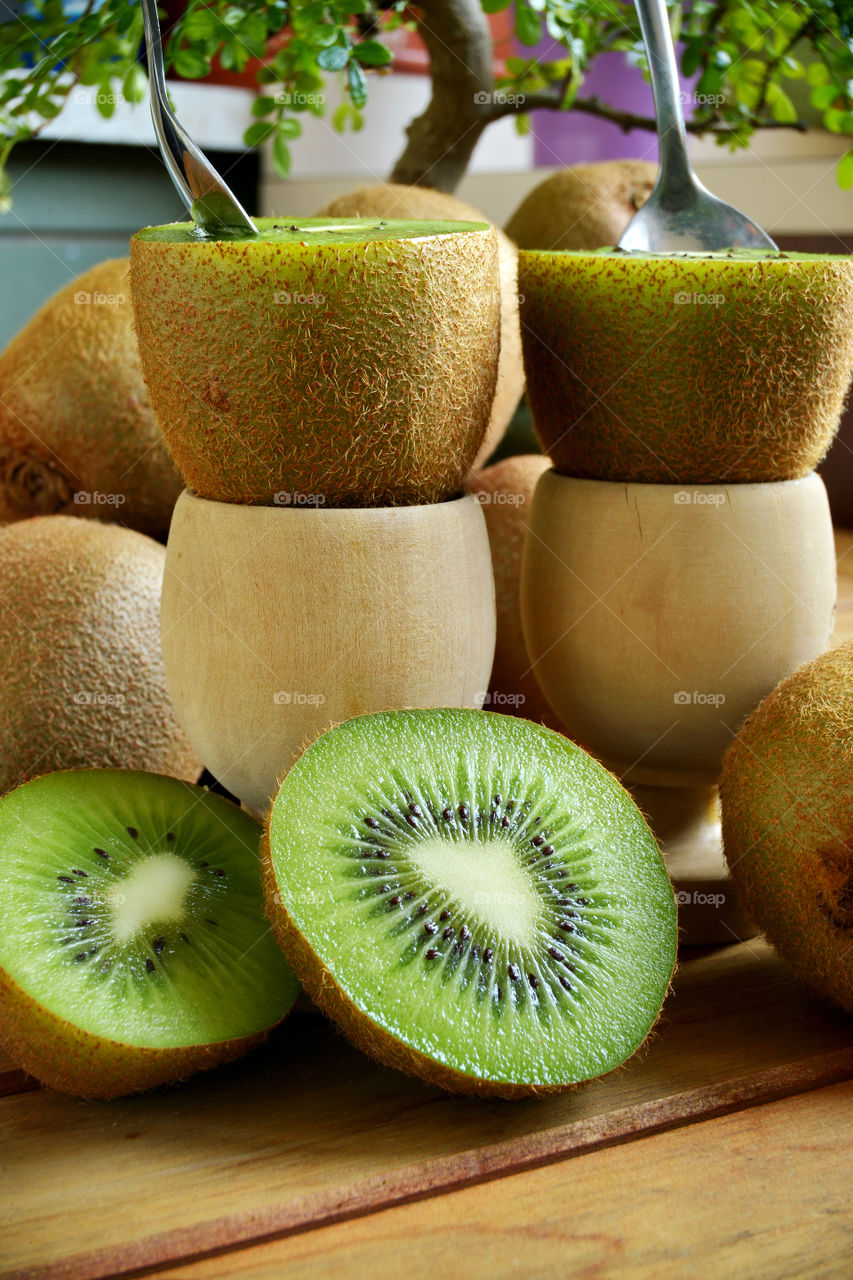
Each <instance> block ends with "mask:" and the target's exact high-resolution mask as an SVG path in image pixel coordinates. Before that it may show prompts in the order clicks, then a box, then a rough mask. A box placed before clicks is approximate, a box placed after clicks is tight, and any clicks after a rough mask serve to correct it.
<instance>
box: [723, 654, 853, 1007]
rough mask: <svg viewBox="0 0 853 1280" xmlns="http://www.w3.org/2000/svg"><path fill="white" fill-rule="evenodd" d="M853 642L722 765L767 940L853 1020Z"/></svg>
mask: <svg viewBox="0 0 853 1280" xmlns="http://www.w3.org/2000/svg"><path fill="white" fill-rule="evenodd" d="M851 744H853V641H851V640H848V641H845V642H844V643H842V644H840V645H838V646H836V647H835V648H833V649H830V650H828V651H827V652H826V653H823V654H821V655H820V656H819V657H818V658H815V659H814V660H813V661H812V662H809V663H806V664H804V665H803V666H801V667H799V668H798V669H797V670H796V671H795V672H794V673H793V674H792V675H790V676H788V677H787V678H786V679H785V680H783V681H782V682H781V683H780V684H779V685H777V687H776V688H775V689H774V690H773V691H772V692H771V693H770V694H768V696H767V697H766V698H765V699H764V701H763V702H761V703H760V704H759V706H758V707H756V709H755V710H754V711H753V712H752V713H751V714H750V715H749V716H748V717H747V719H746V720H745V721H744V723H743V724H742V725H741V726H740V728H739V729H738V733H737V736H736V737H735V738H734V739H733V741H732V743H731V745H730V746H729V748H728V750H727V752H726V754H725V756H724V758H723V768H722V780H721V786H720V795H721V801H722V819H723V848H724V851H725V854H726V858H727V860H728V863H729V869H730V871H731V874H732V879H733V881H734V884H735V887H736V889H737V891H738V894H739V896H740V897H741V899H742V901H743V903H744V906H745V907H746V909H747V910H748V911H749V913H750V915H751V916H752V917H753V919H754V920H755V922H756V924H758V926H759V927H760V928H761V930H762V932H763V934H764V936H765V937H766V939H767V941H768V942H770V943H771V945H772V946H773V947H774V948H775V949H776V950H777V951H778V953H779V954H780V956H781V957H782V958H783V959H784V960H785V961H786V962H787V963H788V964H789V965H790V966H791V968H792V970H793V971H794V973H795V974H796V976H797V979H798V981H799V982H801V983H802V985H803V986H804V987H805V988H806V989H807V990H808V991H810V992H811V994H812V995H814V996H817V997H818V998H819V999H821V1000H824V1001H826V1002H828V1003H830V1004H834V1005H837V1006H840V1007H841V1008H843V1009H845V1010H846V1011H847V1012H848V1013H853V945H851V944H853V788H851V785H850V778H851V774H853V745H851Z"/></svg>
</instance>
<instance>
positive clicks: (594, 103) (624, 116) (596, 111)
mask: <svg viewBox="0 0 853 1280" xmlns="http://www.w3.org/2000/svg"><path fill="white" fill-rule="evenodd" d="M564 94H565V86H562V85H560V86H555V87H554V88H553V89H542V90H541V91H539V92H537V93H528V94H526V95H525V96H524V97H523V98H521V97H520V100H519V101H513V100H512V99H511V98H510V100H509V101H506V100H504V99H498V100H497V101H496V102H493V103H491V104H490V106H489V108H488V119H489V120H490V121H491V120H500V119H502V118H504V117H505V116H513V115H520V114H522V113H523V112H527V111H538V110H540V109H550V110H552V111H559V110H560V106H561V104H562V101H563V96H564ZM572 111H580V112H583V113H584V114H586V115H588V116H595V117H596V118H597V119H599V120H609V121H610V122H611V123H612V124H615V125H618V126H619V128H620V129H622V130H624V132H625V133H627V132H628V131H629V130H630V129H646V130H649V131H650V132H652V133H654V131H655V130H656V129H657V122H656V121H655V118H654V116H640V115H635V114H634V113H633V112H631V111H619V110H617V109H616V108H615V107H609V106H608V105H607V103H605V102H602V101H601V99H600V98H575V100H574V102H573V103H572ZM754 124H755V127H756V128H761V129H796V130H797V131H798V132H799V133H805V132H807V130H808V125H807V124H806V123H805V122H804V121H803V120H795V121H792V122H790V123H788V122H787V121H785V122H782V121H779V120H764V119H756V120H755V121H754ZM685 128H686V130H687V132H688V133H694V134H698V135H703V134H709V133H710V134H723V135H725V134H727V133H731V132H732V126H731V125H729V124H727V123H726V122H725V121H724V120H688V121H686V123H685Z"/></svg>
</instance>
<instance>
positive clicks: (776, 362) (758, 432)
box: [519, 250, 853, 484]
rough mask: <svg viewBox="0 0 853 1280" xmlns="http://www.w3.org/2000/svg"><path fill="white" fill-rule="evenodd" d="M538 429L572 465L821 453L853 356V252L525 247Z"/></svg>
mask: <svg viewBox="0 0 853 1280" xmlns="http://www.w3.org/2000/svg"><path fill="white" fill-rule="evenodd" d="M519 290H520V292H521V294H522V296H523V301H522V303H521V321H522V325H521V330H522V338H523V345H524V365H525V374H526V378H527V394H528V399H529V403H530V407H531V411H532V413H533V420H534V426H535V428H536V432H537V435H538V437H539V439H540V442H541V444H542V447H543V449H544V450H545V451H546V452H547V453H549V454H550V456H551V458H552V459H553V462H554V466H555V468H556V469H557V470H558V471H560V472H562V473H563V474H565V475H575V476H581V477H589V478H595V479H601V480H625V481H636V482H640V483H666V484H671V483H680V482H684V483H693V484H706V483H719V482H720V481H728V482H763V481H770V480H790V479H795V478H797V477H799V476H804V475H806V474H807V473H808V472H809V471H811V470H812V469H813V468H814V466H815V465H816V463H817V462H818V461H819V460H820V459H821V458H822V457H823V455H824V453H825V452H826V450H827V448H828V447H829V445H830V443H831V441H832V437H833V435H834V433H835V430H836V428H837V425H838V420H839V416H840V413H841V409H842V406H843V402H844V396H845V393H846V390H847V387H848V384H849V381H850V370H851V366H853V258H844V257H825V256H819V255H815V254H790V253H778V254H767V253H766V252H763V251H756V250H731V251H728V252H720V253H709V254H678V255H670V256H664V255H654V254H641V253H630V254H629V253H620V252H618V251H613V250H605V251H602V252H600V253H571V252H553V253H548V252H537V251H533V250H529V251H522V252H521V253H520V255H519Z"/></svg>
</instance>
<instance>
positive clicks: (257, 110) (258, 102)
mask: <svg viewBox="0 0 853 1280" xmlns="http://www.w3.org/2000/svg"><path fill="white" fill-rule="evenodd" d="M275 107H276V101H275V98H271V97H269V95H268V94H259V95H258V97H257V98H255V101H254V102H253V103H252V115H253V116H255V117H256V118H257V117H258V116H268V115H269V113H270V112H271V111H274V110H275Z"/></svg>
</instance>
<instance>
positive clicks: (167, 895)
mask: <svg viewBox="0 0 853 1280" xmlns="http://www.w3.org/2000/svg"><path fill="white" fill-rule="evenodd" d="M259 837H260V830H259V828H258V826H257V824H256V823H254V822H253V821H252V819H251V818H249V817H248V816H247V815H246V814H245V813H243V812H242V810H241V809H239V808H238V807H237V806H236V805H234V804H232V803H231V802H230V801H228V800H225V799H223V798H222V797H221V796H217V795H213V794H211V793H209V792H207V791H205V790H204V789H203V788H201V787H194V786H191V785H190V784H188V783H184V782H180V781H178V780H177V779H175V778H168V777H164V776H162V775H159V774H148V773H133V772H129V771H128V772H124V771H120V770H96V769H92V770H80V771H71V772H64V773H53V774H47V775H45V776H44V777H41V778H37V779H35V780H34V781H32V782H27V783H25V784H24V785H23V786H21V787H19V788H18V789H17V790H15V791H12V792H10V793H9V794H8V795H6V796H4V797H3V799H2V800H0V917H2V920H3V928H2V930H0V1042H2V1044H3V1046H4V1047H5V1049H6V1050H7V1052H8V1053H9V1054H10V1055H11V1056H12V1057H13V1058H14V1059H15V1060H16V1061H17V1062H18V1063H19V1064H20V1065H21V1066H22V1067H24V1068H25V1069H26V1070H27V1071H29V1072H30V1073H31V1074H32V1075H34V1076H36V1077H38V1079H40V1080H41V1081H43V1082H44V1083H45V1084H48V1085H51V1086H52V1087H54V1088H57V1089H61V1090H64V1091H66V1092H69V1093H75V1094H79V1095H81V1096H83V1097H90V1098H112V1097H117V1096H119V1095H120V1094H124V1093H132V1092H134V1091H136V1090H138V1089H144V1088H150V1087H151V1086H153V1085H157V1084H162V1083H164V1082H166V1081H172V1080H179V1079H183V1078H184V1077H185V1076H188V1075H191V1074H192V1073H193V1072H194V1071H198V1070H200V1069H202V1068H203V1067H212V1066H216V1065H217V1064H218V1063H221V1062H225V1061H228V1060H230V1059H232V1058H236V1057H238V1056H239V1055H240V1054H241V1053H243V1052H245V1051H246V1050H247V1049H248V1048H249V1047H250V1046H251V1045H252V1044H254V1043H255V1042H256V1041H258V1040H259V1039H262V1038H263V1037H264V1035H265V1034H266V1032H267V1030H268V1029H269V1028H270V1027H272V1026H273V1025H274V1024H275V1023H277V1022H279V1021H280V1020H281V1018H283V1017H284V1015H285V1013H287V1011H288V1009H289V1008H290V1006H291V1005H292V1004H293V1001H294V1000H295V998H296V994H297V991H298V986H297V983H296V980H295V978H294V976H293V974H292V972H291V971H290V969H289V967H288V965H287V964H286V962H285V960H284V957H283V956H282V955H281V952H280V951H279V949H278V947H277V946H276V944H275V941H274V939H273V937H272V935H271V933H270V930H269V925H268V923H267V922H266V920H265V919H264V915H263V907H262V900H261V881H260V866H259V858H258V845H259Z"/></svg>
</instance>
